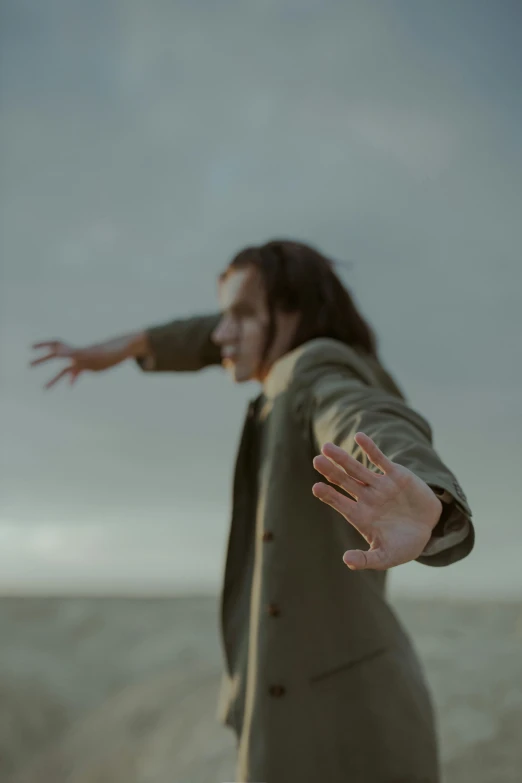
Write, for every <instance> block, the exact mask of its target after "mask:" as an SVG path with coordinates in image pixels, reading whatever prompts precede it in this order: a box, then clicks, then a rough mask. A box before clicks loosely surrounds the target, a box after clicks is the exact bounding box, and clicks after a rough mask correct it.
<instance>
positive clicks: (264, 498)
mask: <svg viewBox="0 0 522 783" xmlns="http://www.w3.org/2000/svg"><path fill="white" fill-rule="evenodd" d="M217 318H218V316H208V317H196V318H193V319H187V320H179V321H174V322H172V323H169V324H166V325H162V326H159V327H154V328H151V329H150V330H149V331H148V334H149V340H150V344H151V356H150V357H149V358H148V359H147V360H145V361H141V362H140V364H141V365H142V367H143V369H148V370H156V371H194V370H199V369H202V368H203V367H206V366H208V365H212V364H218V363H219V360H220V359H219V352H218V350H217V349H216V347H215V346H213V344H212V343H211V341H210V333H211V331H212V329H213V327H214V326H215V324H216V322H217ZM358 431H363V432H365V433H366V434H367V435H369V436H370V437H371V438H373V439H374V440H375V442H376V443H377V445H378V446H379V447H380V448H381V449H382V451H383V452H384V453H385V454H386V455H387V456H388V457H389V458H390V459H392V460H394V461H395V462H398V463H400V464H402V465H405V466H406V467H408V468H409V469H410V470H412V471H413V472H414V473H416V474H417V475H418V476H420V477H421V478H422V479H423V480H424V481H426V483H428V484H429V485H430V486H432V487H433V488H434V489H435V491H437V492H442V491H443V490H445V491H446V494H445V495H444V497H443V499H444V500H449V501H450V503H449V505H447V506H445V512H444V514H443V518H442V519H441V522H440V523H439V525H438V526H437V528H436V529H435V531H434V535H433V538H432V540H431V541H430V543H429V544H428V546H427V547H426V550H425V551H424V553H423V555H422V556H421V557H419V561H420V562H422V563H425V564H427V565H433V566H442V565H448V564H450V563H453V562H455V561H457V560H460V559H461V558H463V557H465V556H466V555H467V554H468V553H469V552H470V550H471V549H472V546H473V537H474V533H473V526H472V523H471V511H470V509H469V507H468V504H467V502H466V498H465V496H464V493H463V492H462V489H461V488H460V486H459V484H458V482H457V480H456V478H455V476H454V475H453V474H452V473H451V471H450V470H448V468H447V467H446V466H445V465H444V463H443V462H442V461H441V459H440V458H439V456H438V455H437V453H436V452H435V451H434V449H433V446H432V442H431V441H432V435H431V430H430V426H429V425H428V423H427V422H426V420H425V419H424V418H422V417H421V416H420V415H419V414H418V413H416V412H414V411H413V410H412V409H411V408H409V407H408V406H407V405H406V403H405V402H404V400H403V398H402V395H401V392H400V391H399V389H398V388H397V386H396V385H395V384H394V382H393V380H392V379H391V377H390V376H389V375H388V374H387V373H386V372H385V370H384V369H383V367H382V366H381V365H380V364H378V363H377V362H376V361H375V360H374V359H371V358H370V357H368V356H366V355H363V354H360V353H358V352H357V351H355V350H354V349H352V348H350V347H348V346H346V345H344V344H342V343H340V342H337V341H335V340H329V339H318V340H312V341H310V342H308V343H306V344H305V345H303V346H301V347H300V348H298V349H296V350H294V351H292V352H291V353H289V354H287V355H286V356H284V357H283V358H282V359H280V360H279V361H278V362H277V363H276V364H275V365H274V367H273V368H272V370H271V372H270V375H269V377H268V379H267V380H266V382H265V384H264V388H263V394H262V395H261V396H260V397H259V398H257V400H255V401H253V402H252V403H251V405H250V407H249V412H248V415H247V418H246V422H245V426H244V431H243V435H242V438H241V443H240V447H239V453H238V459H237V464H236V472H235V479H234V491H233V514H232V524H231V529H230V538H229V546H228V557H227V563H226V569H225V578H224V587H223V593H222V616H221V622H222V636H223V647H224V655H225V663H226V671H225V675H224V679H223V689H222V697H221V704H220V710H219V711H220V717H221V719H222V720H223V721H224V722H225V723H226V724H228V725H229V726H230V727H231V728H232V729H233V730H234V731H235V733H236V735H237V738H238V768H237V773H236V780H237V781H254V782H255V783H421V781H422V783H437V781H439V771H438V758H437V743H436V737H435V729H434V722H433V715H432V708H431V703H430V698H429V694H428V692H427V690H426V686H425V683H424V679H423V674H422V671H421V669H420V666H419V663H418V661H417V658H416V656H415V654H414V652H413V650H412V647H411V644H410V642H409V640H408V638H407V636H406V635H405V633H404V631H403V629H402V628H401V625H400V624H399V622H398V620H397V618H396V617H395V615H394V613H393V611H392V610H391V609H390V607H389V606H388V604H387V603H386V601H385V596H384V593H385V577H386V575H385V573H383V572H376V571H361V572H353V571H350V570H349V569H348V568H347V567H346V566H345V565H344V563H343V562H342V555H343V553H344V552H345V551H346V550H347V549H351V548H364V547H366V542H364V540H362V539H361V537H360V536H359V534H358V533H357V532H356V531H355V530H354V529H353V528H352V527H351V525H350V524H348V523H347V522H346V520H345V519H343V518H342V517H341V516H340V515H339V514H338V513H337V512H335V511H334V510H332V509H331V508H330V507H328V506H326V505H324V504H323V503H321V502H320V501H319V500H317V499H316V498H315V497H314V496H313V495H312V491H311V488H312V485H313V484H314V482H316V481H317V480H318V479H319V478H322V477H320V476H319V474H318V473H317V472H316V471H315V470H314V468H313V466H312V459H313V457H314V456H315V454H317V453H318V451H319V450H320V448H321V446H322V445H323V444H324V443H325V442H326V441H333V442H334V443H337V444H338V445H340V446H342V447H343V448H344V449H346V450H347V451H348V452H350V453H351V454H353V455H354V456H356V457H357V458H358V459H360V460H362V461H363V462H364V463H365V464H366V465H367V466H368V467H370V468H371V469H374V470H375V468H373V466H372V465H371V463H370V464H368V462H367V458H366V456H365V455H364V453H363V452H361V450H360V448H359V447H358V446H357V444H356V443H355V441H354V435H355V433H356V432H358Z"/></svg>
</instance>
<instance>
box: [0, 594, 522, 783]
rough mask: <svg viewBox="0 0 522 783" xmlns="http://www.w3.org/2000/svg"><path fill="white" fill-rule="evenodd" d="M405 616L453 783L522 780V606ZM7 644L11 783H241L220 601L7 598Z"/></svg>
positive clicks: (6, 776) (2, 727) (0, 698)
mask: <svg viewBox="0 0 522 783" xmlns="http://www.w3.org/2000/svg"><path fill="white" fill-rule="evenodd" d="M396 607H397V609H398V611H399V614H400V615H401V616H402V618H403V620H404V622H405V624H406V626H407V627H408V629H409V630H410V632H411V634H412V636H413V638H414V640H415V643H416V646H417V648H418V650H419V652H420V654H421V657H422V660H423V662H424V665H425V667H426V671H427V675H428V679H429V681H430V683H431V686H432V689H433V693H434V698H435V702H436V705H437V709H438V713H439V724H440V736H441V745H442V754H443V759H444V768H445V783H515V781H516V783H519V781H520V780H521V779H522V603H490V604H484V603H480V604H479V603H471V602H466V603H458V602H455V603H451V604H450V603H447V602H441V601H435V600H434V601H426V600H422V601H421V600H419V601H402V602H398V603H397V604H396ZM0 639H1V644H0V780H1V781H2V783H224V781H232V780H233V779H234V778H233V769H234V752H233V744H234V743H233V738H232V735H231V734H230V733H229V732H228V731H227V730H226V729H224V728H222V727H221V726H219V725H218V724H217V723H216V721H215V710H216V697H217V688H218V681H219V674H220V667H221V651H220V644H219V636H218V627H217V603H216V601H215V600H214V599H211V598H197V597H194V598H175V599H143V600H141V599H78V598H71V599H65V598H57V599H32V598H31V599H29V598H26V599H8V598H5V599H0ZM289 783H292V782H291V781H290V782H289Z"/></svg>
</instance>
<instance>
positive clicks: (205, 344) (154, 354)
mask: <svg viewBox="0 0 522 783" xmlns="http://www.w3.org/2000/svg"><path fill="white" fill-rule="evenodd" d="M219 319H220V314H219V313H216V314H211V315H202V316H194V317H192V318H181V319H176V320H175V321H169V322H168V323H165V324H160V325H158V326H151V327H149V328H148V329H146V334H147V337H148V343H149V345H150V354H149V355H148V356H144V357H141V358H139V359H137V360H136V361H137V363H138V366H139V367H140V368H141V369H142V370H143V371H144V372H194V371H196V370H201V369H203V368H204V367H208V366H210V365H218V364H220V362H221V356H220V351H219V348H218V346H217V345H215V344H214V343H213V342H212V340H211V339H210V338H211V334H212V332H213V331H214V329H215V328H216V326H217V324H218V322H219Z"/></svg>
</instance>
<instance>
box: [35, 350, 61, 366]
mask: <svg viewBox="0 0 522 783" xmlns="http://www.w3.org/2000/svg"><path fill="white" fill-rule="evenodd" d="M56 358H57V357H56V354H55V353H47V354H45V356H39V357H38V359H33V360H32V362H31V367H36V365H37V364H43V362H48V361H49V359H56Z"/></svg>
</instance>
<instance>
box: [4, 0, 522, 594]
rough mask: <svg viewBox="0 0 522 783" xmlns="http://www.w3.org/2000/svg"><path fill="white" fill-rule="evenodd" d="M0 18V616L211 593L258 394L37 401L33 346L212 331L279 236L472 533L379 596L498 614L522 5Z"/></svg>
mask: <svg viewBox="0 0 522 783" xmlns="http://www.w3.org/2000/svg"><path fill="white" fill-rule="evenodd" d="M0 9H1V18H0V51H1V81H0V88H1V93H0V111H1V127H2V132H1V135H0V158H1V160H0V165H1V180H0V219H1V226H0V233H1V239H0V242H1V248H0V249H1V292H0V306H1V311H0V350H1V362H0V383H1V465H0V468H1V501H0V590H1V591H4V592H5V591H10V590H16V591H38V592H46V591H50V590H52V591H54V590H63V591H68V592H71V591H76V592H78V591H80V592H86V591H95V592H114V591H119V592H126V591H127V592H128V591H132V592H141V591H143V590H152V591H154V590H159V591H161V590H172V589H213V588H215V587H216V586H217V585H218V584H219V581H220V576H221V572H222V567H223V559H224V553H225V542H226V534H227V528H228V520H229V500H230V487H231V477H232V467H233V460H234V453H235V448H236V445H237V439H238V434H239V429H240V425H241V422H242V417H243V413H244V410H245V404H246V400H247V399H248V398H250V397H253V396H255V395H256V393H257V389H256V388H255V386H253V385H249V386H248V387H241V388H235V387H233V386H232V385H231V384H230V382H229V380H228V378H227V377H226V376H225V375H224V374H223V373H222V371H221V370H219V369H213V370H208V371H205V372H204V373H202V374H197V375H193V376H174V375H172V376H162V377H154V378H153V377H150V376H143V375H140V373H139V372H138V371H137V370H136V368H135V367H133V366H131V365H128V366H123V367H121V368H117V369H116V370H114V371H112V372H110V373H109V374H106V375H103V376H94V377H91V378H85V379H82V380H81V381H80V382H79V383H78V386H77V387H76V388H75V389H74V390H71V389H69V388H68V387H67V386H64V387H63V388H56V389H55V390H54V391H52V392H47V393H45V392H43V391H42V385H43V383H44V382H45V380H47V379H48V378H49V377H50V373H51V369H50V368H39V369H38V370H28V369H27V362H28V361H29V359H30V358H31V354H30V350H29V346H30V344H31V343H32V342H33V341H35V340H40V339H46V338H53V337H61V338H63V339H65V340H68V341H71V342H78V343H85V342H90V341H94V340H98V339H100V338H103V337H109V336H113V335H115V334H118V333H121V332H125V331H127V330H131V329H135V328H139V327H142V326H145V325H148V324H153V323H158V322H161V321H163V320H167V319H170V318H172V317H175V316H183V315H190V314H193V313H195V312H205V311H207V310H211V309H214V308H215V307H216V301H215V277H216V274H217V273H218V272H219V271H220V270H221V268H222V267H223V266H224V264H225V263H226V262H227V260H228V259H229V257H230V256H231V255H232V254H233V253H234V252H235V251H237V250H238V249H240V248H241V247H242V246H243V245H244V244H246V243H252V242H258V241H264V240H267V239H269V238H271V237H274V236H281V235H283V236H289V237H295V238H298V239H301V240H304V241H310V242H312V243H313V244H315V245H317V246H318V247H320V248H321V249H322V250H323V251H324V252H326V253H327V254H330V255H332V256H334V257H335V258H336V259H338V260H341V261H344V262H346V264H347V267H346V270H345V272H344V273H343V275H344V279H345V281H346V282H347V284H348V285H349V286H350V287H351V288H352V290H353V291H354V293H355V296H356V298H357V301H358V302H359V305H360V307H361V309H362V310H363V312H364V313H365V314H366V316H367V317H368V319H369V320H370V321H371V323H372V324H373V325H374V327H375V329H376V331H377V333H378V335H379V337H380V344H381V358H382V360H383V362H384V364H385V365H386V366H387V367H388V368H389V369H390V371H391V372H392V373H393V374H394V375H395V377H396V378H397V380H398V382H399V384H400V385H401V386H402V387H404V388H405V390H406V392H407V394H408V396H409V399H410V402H411V404H412V405H413V406H414V407H416V408H417V409H418V410H420V411H421V412H422V413H423V414H424V415H425V416H427V418H428V419H429V420H430V422H431V424H432V426H433V428H434V432H435V445H436V447H437V449H438V451H439V453H440V454H441V456H442V457H443V459H444V460H445V461H446V463H447V464H448V466H449V467H450V468H451V469H452V470H453V471H454V472H455V473H456V475H457V476H458V478H459V480H460V482H461V484H462V486H463V488H464V490H465V492H466V494H467V495H468V499H469V501H470V503H471V506H472V508H473V510H474V514H475V517H474V518H475V523H476V528H477V536H478V538H477V546H476V550H475V552H474V554H473V555H472V556H471V557H470V558H469V559H468V560H467V561H466V562H464V563H462V564H459V565H457V566H453V567H451V568H449V569H444V570H440V569H429V568H427V567H424V566H420V565H418V564H411V565H409V566H405V567H402V568H400V569H397V570H396V571H395V572H394V573H393V575H392V586H393V589H394V590H396V591H397V592H409V591H415V593H416V594H419V593H422V592H426V593H430V594H448V595H468V594H473V595H490V594H505V595H508V594H510V595H518V596H520V595H522V569H521V568H520V561H521V557H522V530H521V494H522V490H521V486H522V482H521V478H520V476H521V469H522V446H521V440H522V438H521V436H522V416H521V414H520V398H521V389H522V367H521V358H522V350H521V334H522V315H521V295H522V262H521V247H522V219H521V216H522V145H521V138H522V136H521V134H522V98H521V83H522V54H521V53H522V8H521V6H520V3H519V2H518V1H517V0H497V2H493V1H492V0H457V1H455V0H438V2H436V3H435V2H431V3H419V2H418V0H388V2H379V1H377V0H375V1H374V2H373V1H371V0H364V1H363V0H361V1H360V2H347V0H263V1H262V0H255V2H254V0H252V1H251V2H245V0H242V2H239V0H237V1H232V0H221V2H220V3H219V4H216V3H215V2H210V0H190V1H189V0H176V1H175V2H174V1H172V2H160V1H159V0H157V1H156V0H148V2H144V1H143V0H142V1H141V2H138V0H83V2H82V1H80V0H47V2H45V3H42V2H40V0H1V2H0ZM202 476H203V477H204V478H203V479H202ZM341 555H342V553H341V552H340V553H339V556H340V557H341Z"/></svg>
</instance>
